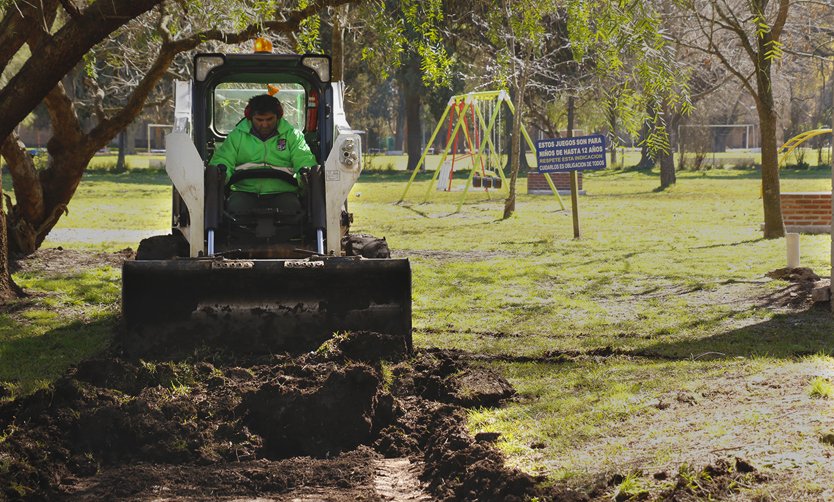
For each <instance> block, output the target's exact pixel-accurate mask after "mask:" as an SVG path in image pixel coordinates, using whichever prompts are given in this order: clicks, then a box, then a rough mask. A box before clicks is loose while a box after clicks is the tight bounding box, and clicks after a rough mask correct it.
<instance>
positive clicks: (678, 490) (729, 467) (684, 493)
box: [659, 457, 767, 501]
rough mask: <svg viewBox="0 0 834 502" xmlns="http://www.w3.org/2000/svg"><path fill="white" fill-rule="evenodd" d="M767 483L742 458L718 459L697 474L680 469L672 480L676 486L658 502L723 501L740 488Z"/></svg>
mask: <svg viewBox="0 0 834 502" xmlns="http://www.w3.org/2000/svg"><path fill="white" fill-rule="evenodd" d="M764 481H767V476H765V475H764V474H762V473H760V472H758V471H757V469H756V468H755V467H753V466H752V465H751V464H750V463H749V462H747V461H746V460H744V459H742V458H738V457H736V458H734V459H719V460H718V461H716V462H714V463H712V464H709V465H707V466H706V467H704V468H703V469H701V470H700V471H696V470H693V469H691V468H689V467H687V466H682V467H681V468H680V469H679V470H678V474H677V476H676V477H675V485H674V486H673V487H672V488H671V489H670V490H668V491H666V492H664V493H662V494H661V495H660V497H659V498H660V499H661V500H681V501H687V500H692V501H696V500H722V499H726V498H728V497H730V496H732V494H734V493H738V491H739V490H740V489H741V488H742V487H749V486H751V485H753V484H758V483H762V482H764Z"/></svg>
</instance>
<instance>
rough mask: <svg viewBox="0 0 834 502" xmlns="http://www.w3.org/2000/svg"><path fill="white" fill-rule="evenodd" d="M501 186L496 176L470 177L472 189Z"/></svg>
mask: <svg viewBox="0 0 834 502" xmlns="http://www.w3.org/2000/svg"><path fill="white" fill-rule="evenodd" d="M501 186H502V181H501V178H499V177H497V176H481V175H480V174H475V175H473V176H472V187H473V188H501Z"/></svg>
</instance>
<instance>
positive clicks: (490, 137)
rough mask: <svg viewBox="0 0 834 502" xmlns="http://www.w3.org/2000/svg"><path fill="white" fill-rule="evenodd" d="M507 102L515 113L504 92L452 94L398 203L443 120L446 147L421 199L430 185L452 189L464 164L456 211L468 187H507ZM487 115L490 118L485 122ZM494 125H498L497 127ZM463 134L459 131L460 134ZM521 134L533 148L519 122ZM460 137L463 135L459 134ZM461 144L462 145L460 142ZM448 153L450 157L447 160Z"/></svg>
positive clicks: (557, 197)
mask: <svg viewBox="0 0 834 502" xmlns="http://www.w3.org/2000/svg"><path fill="white" fill-rule="evenodd" d="M504 104H506V106H507V108H508V109H509V111H510V113H511V114H515V107H514V106H513V103H512V101H510V98H509V95H508V94H507V92H506V91H485V92H470V93H468V94H459V95H456V96H452V97H451V98H450V99H449V103H448V104H447V105H446V109H445V110H444V111H443V115H442V116H441V117H440V120H439V121H438V122H437V127H435V129H434V132H433V133H432V135H431V139H429V141H428V143H427V144H426V148H425V149H424V150H423V154H422V155H421V156H420V160H419V161H418V162H417V166H416V167H415V168H414V172H412V173H411V178H409V180H408V184H406V186H405V190H404V191H403V194H402V196H401V197H400V200H399V201H397V204H400V203H402V202H403V201H404V200H405V196H406V194H408V190H409V188H410V187H411V183H412V182H413V181H414V178H415V177H416V176H417V173H418V172H420V168H421V167H422V166H423V163H424V162H425V161H426V155H428V153H429V150H430V149H431V145H432V144H433V143H434V140H435V139H436V138H437V135H438V133H439V132H440V129H441V128H442V126H443V124H444V123H446V146H445V147H444V148H443V154H442V155H441V156H440V162H439V163H438V167H437V168H436V169H435V170H434V174H433V175H432V178H431V183H429V186H428V187H427V188H426V193H425V196H424V198H423V202H424V203H426V202H428V200H429V197H430V195H431V192H432V190H431V189H432V186H436V189H437V190H439V191H444V192H451V191H453V189H452V182H453V180H454V175H455V169H456V164H457V169H458V170H461V168H460V165H461V164H462V163H464V166H465V167H464V169H466V168H468V169H469V175H468V176H467V178H466V182H465V183H464V184H463V186H462V192H463V193H462V195H461V198H460V202H458V206H457V209H456V212H458V211H460V208H461V207H462V206H463V202H464V201H465V200H466V195H467V193H468V191H469V187H470V186H471V187H472V188H480V189H482V190H483V191H484V192H485V193H486V194H487V196H489V191H490V189H495V190H501V189H503V188H504V187H506V186H507V178H506V176H505V174H504V169H503V167H502V162H501V146H502V145H501V139H502V138H501V132H500V124H502V123H503V122H502V108H503V106H502V105H504ZM447 117H448V121H447ZM487 117H489V121H487ZM496 124H497V125H498V126H499V127H496ZM461 133H462V134H461ZM521 134H522V135H523V136H524V139H525V140H526V141H527V146H528V147H529V148H530V149H531V150H533V151H535V147H534V146H533V141H532V140H531V139H530V135H529V134H527V129H525V128H524V124H522V125H521ZM461 136H462V137H461ZM461 144H462V145H461ZM461 146H463V151H464V152H465V153H463V154H462V155H459V153H461V148H460V147H461ZM450 152H451V154H452V155H451V159H450V160H447V158H448V157H449V153H450ZM466 160H468V161H469V162H468V163H467V162H466ZM544 176H545V179H546V180H547V183H548V184H549V185H550V189H551V190H552V191H553V194H554V195H555V197H556V200H557V201H558V202H559V205H560V206H561V207H562V209H564V208H565V205H564V203H563V202H562V198H561V197H559V192H558V190H556V186H555V185H554V184H553V180H552V179H551V178H550V175H549V174H545V175H544Z"/></svg>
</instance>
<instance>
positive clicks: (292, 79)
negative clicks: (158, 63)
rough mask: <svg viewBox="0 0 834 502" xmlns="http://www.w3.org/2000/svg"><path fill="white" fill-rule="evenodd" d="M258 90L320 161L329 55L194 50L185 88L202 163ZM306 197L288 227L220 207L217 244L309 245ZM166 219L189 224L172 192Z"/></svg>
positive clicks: (264, 251)
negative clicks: (268, 97)
mask: <svg viewBox="0 0 834 502" xmlns="http://www.w3.org/2000/svg"><path fill="white" fill-rule="evenodd" d="M259 94H271V95H273V96H275V97H276V98H278V100H279V101H280V102H281V104H282V106H283V109H284V118H285V119H286V120H287V121H288V122H289V123H290V124H291V125H292V126H293V127H295V128H296V129H298V130H301V131H302V132H303V134H304V138H305V140H306V142H307V144H308V146H309V147H310V150H311V151H312V152H313V154H314V155H315V157H316V159H317V161H318V164H319V165H324V163H325V162H326V160H327V157H328V155H329V152H330V151H331V150H332V148H333V142H334V135H335V127H334V117H333V100H334V91H333V88H332V85H331V82H330V58H329V56H326V55H317V54H307V55H294V54H293V55H278V54H215V53H211V54H198V55H196V56H195V58H194V80H193V82H192V88H191V132H192V137H193V140H194V145H195V146H196V148H197V151H198V152H199V154H200V157H201V158H202V160H203V163H204V164H205V165H207V164H208V162H209V161H210V159H211V157H212V155H213V154H214V151H215V150H216V148H218V147H219V146H220V145H221V144H222V143H223V141H225V140H226V138H227V136H228V134H229V133H230V132H231V131H232V130H233V129H234V128H235V127H236V126H237V125H238V124H239V123H240V122H241V121H242V120H244V109H245V108H246V105H247V102H248V101H249V99H250V98H251V97H253V96H256V95H259ZM303 183H304V180H302V184H303ZM226 193H227V195H228V192H226ZM305 197H308V198H309V194H306V195H304V196H302V207H303V208H304V210H303V211H302V222H301V224H295V227H288V226H287V225H286V224H285V222H284V221H282V220H281V218H280V216H276V215H274V214H273V215H269V214H259V215H251V217H244V218H242V219H240V218H231V217H230V215H229V214H228V213H226V212H222V211H221V213H222V214H223V215H224V216H222V217H221V219H222V221H221V224H220V225H219V231H218V242H219V243H220V247H221V251H222V248H228V249H241V248H243V249H247V250H249V251H250V252H248V253H244V255H248V256H259V257H287V256H288V255H287V252H286V251H285V250H283V251H282V250H281V247H282V246H283V248H304V247H308V248H309V247H310V245H309V244H310V241H311V239H314V237H313V236H312V235H311V233H310V225H309V223H310V217H311V214H310V213H311V211H310V210H309V209H310V206H311V204H312V201H310V200H309V199H305ZM207 198H208V194H207ZM172 218H173V221H172V223H173V227H174V228H177V227H178V226H185V225H188V224H189V221H188V220H189V214H188V209H187V207H186V205H185V203H184V202H183V200H182V198H181V197H178V194H177V193H176V191H175V194H174V201H173V211H172ZM290 240H292V242H291V243H288V241H290ZM280 243H283V244H281V245H279V244H280ZM276 246H277V247H276Z"/></svg>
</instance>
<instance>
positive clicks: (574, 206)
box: [567, 96, 581, 239]
mask: <svg viewBox="0 0 834 502" xmlns="http://www.w3.org/2000/svg"><path fill="white" fill-rule="evenodd" d="M575 111H576V103H575V102H574V98H573V96H570V97H568V131H567V133H568V134H567V136H568V138H572V137H573V120H574V114H575ZM570 206H571V214H572V215H573V238H574V239H578V238H579V237H580V236H581V234H580V232H579V174H578V173H577V172H576V171H571V172H570Z"/></svg>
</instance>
